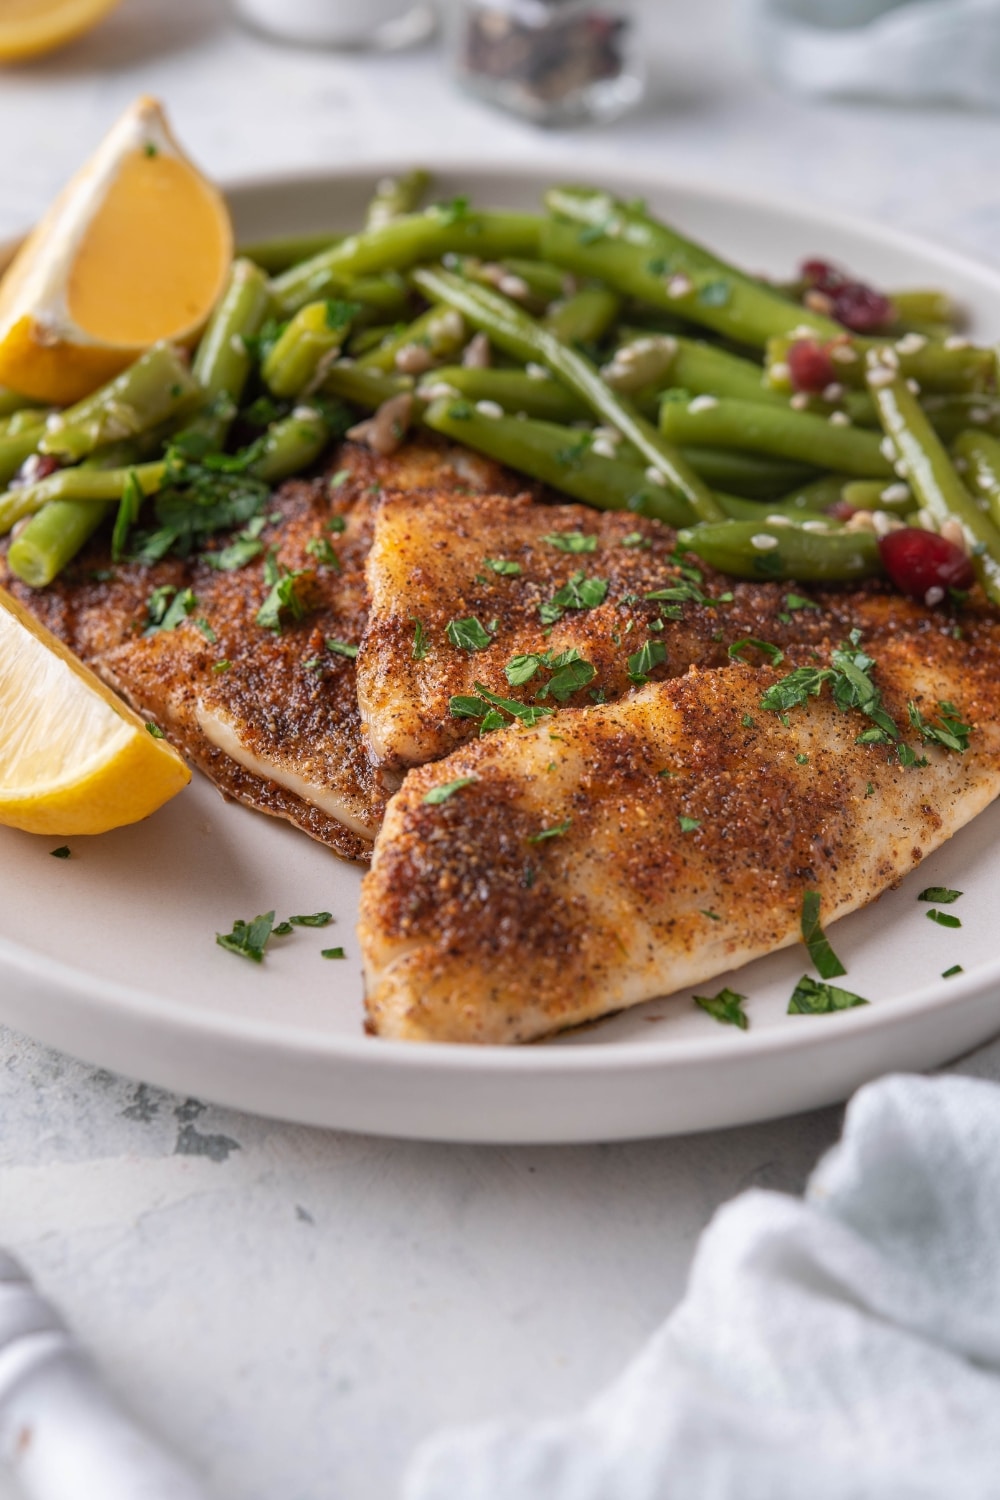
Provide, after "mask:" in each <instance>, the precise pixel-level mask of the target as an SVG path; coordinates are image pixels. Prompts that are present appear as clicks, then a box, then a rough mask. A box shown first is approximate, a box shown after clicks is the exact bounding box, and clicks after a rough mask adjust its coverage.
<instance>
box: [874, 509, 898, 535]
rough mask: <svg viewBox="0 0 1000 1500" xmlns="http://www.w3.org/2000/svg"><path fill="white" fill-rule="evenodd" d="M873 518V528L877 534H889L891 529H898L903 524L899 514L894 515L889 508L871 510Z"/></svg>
mask: <svg viewBox="0 0 1000 1500" xmlns="http://www.w3.org/2000/svg"><path fill="white" fill-rule="evenodd" d="M870 514H871V518H872V530H873V531H874V532H875V535H876V536H888V534H889V532H890V531H898V529H899V527H900V526H901V525H902V522H901V521H900V519H899V517H898V516H894V515H893V514H892V512H891V511H888V510H873V511H871V512H870Z"/></svg>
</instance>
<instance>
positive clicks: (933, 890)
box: [917, 885, 962, 906]
mask: <svg viewBox="0 0 1000 1500" xmlns="http://www.w3.org/2000/svg"><path fill="white" fill-rule="evenodd" d="M961 895H962V892H961V891H953V890H950V889H949V887H948V886H946V885H929V886H928V887H927V888H926V890H923V891H921V892H920V895H919V896H918V897H917V900H918V901H933V902H934V904H935V906H951V904H952V902H954V901H957V900H958V898H959V896H961Z"/></svg>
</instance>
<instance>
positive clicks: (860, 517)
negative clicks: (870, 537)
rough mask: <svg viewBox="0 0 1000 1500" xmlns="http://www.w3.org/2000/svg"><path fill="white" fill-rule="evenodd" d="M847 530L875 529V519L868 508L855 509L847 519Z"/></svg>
mask: <svg viewBox="0 0 1000 1500" xmlns="http://www.w3.org/2000/svg"><path fill="white" fill-rule="evenodd" d="M846 529H847V530H848V531H870V532H874V530H875V521H874V519H873V517H872V512H871V511H870V510H856V511H855V512H854V514H853V516H850V517H849V518H848V521H847V526H846Z"/></svg>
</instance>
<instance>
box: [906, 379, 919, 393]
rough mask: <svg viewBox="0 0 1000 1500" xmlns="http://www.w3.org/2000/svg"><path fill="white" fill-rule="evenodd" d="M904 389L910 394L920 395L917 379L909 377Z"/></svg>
mask: <svg viewBox="0 0 1000 1500" xmlns="http://www.w3.org/2000/svg"><path fill="white" fill-rule="evenodd" d="M906 389H907V390H908V391H909V392H910V393H911V395H914V396H919V395H920V381H919V380H913V379H912V378H911V379H909V380H908V381H907V382H906Z"/></svg>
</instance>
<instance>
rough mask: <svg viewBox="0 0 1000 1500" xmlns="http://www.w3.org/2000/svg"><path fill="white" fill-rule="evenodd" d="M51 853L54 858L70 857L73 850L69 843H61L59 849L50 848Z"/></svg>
mask: <svg viewBox="0 0 1000 1500" xmlns="http://www.w3.org/2000/svg"><path fill="white" fill-rule="evenodd" d="M49 853H50V854H51V856H52V858H53V859H69V857H70V853H71V850H70V847H69V845H68V844H60V845H59V848H58V849H50V850H49Z"/></svg>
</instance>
